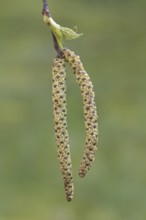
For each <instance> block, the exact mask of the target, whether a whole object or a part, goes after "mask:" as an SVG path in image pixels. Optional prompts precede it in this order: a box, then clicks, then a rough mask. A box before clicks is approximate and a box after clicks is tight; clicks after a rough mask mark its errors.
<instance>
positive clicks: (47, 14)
mask: <svg viewBox="0 0 146 220" xmlns="http://www.w3.org/2000/svg"><path fill="white" fill-rule="evenodd" d="M42 15H46V16H48V17H51V14H50V11H49V8H48V3H47V0H43V10H42Z"/></svg>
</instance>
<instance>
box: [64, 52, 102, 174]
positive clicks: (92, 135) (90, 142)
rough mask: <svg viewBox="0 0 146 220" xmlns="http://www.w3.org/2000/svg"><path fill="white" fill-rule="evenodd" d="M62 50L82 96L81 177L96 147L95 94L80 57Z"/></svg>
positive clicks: (93, 156)
mask: <svg viewBox="0 0 146 220" xmlns="http://www.w3.org/2000/svg"><path fill="white" fill-rule="evenodd" d="M63 51H64V56H65V59H66V61H67V62H68V63H69V64H70V66H71V68H72V69H73V71H74V74H75V77H76V80H77V83H78V84H79V86H80V89H81V93H82V96H83V106H84V107H83V108H84V120H85V128H86V144H85V150H84V155H83V159H82V161H81V164H80V170H79V175H80V176H81V177H83V176H85V175H86V173H87V171H88V170H89V169H90V167H91V164H92V162H93V161H94V159H95V151H96V149H97V147H96V145H97V141H98V124H97V118H98V116H97V111H96V105H95V94H94V91H93V84H92V82H91V80H90V77H89V75H88V74H87V72H86V71H85V69H84V67H83V64H82V62H81V60H80V57H79V56H77V55H76V54H75V53H74V52H73V51H70V50H69V49H64V50H63Z"/></svg>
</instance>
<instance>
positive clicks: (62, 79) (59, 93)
mask: <svg viewBox="0 0 146 220" xmlns="http://www.w3.org/2000/svg"><path fill="white" fill-rule="evenodd" d="M52 74H53V84H52V95H53V98H52V99H53V114H54V126H55V136H56V143H57V146H58V150H57V153H58V159H59V161H60V169H61V172H62V176H63V180H64V188H65V193H66V198H67V200H68V201H71V200H72V198H73V193H74V186H73V177H72V164H71V156H70V149H69V135H68V131H67V120H66V117H67V108H66V70H65V60H64V59H63V58H55V59H54V63H53V68H52Z"/></svg>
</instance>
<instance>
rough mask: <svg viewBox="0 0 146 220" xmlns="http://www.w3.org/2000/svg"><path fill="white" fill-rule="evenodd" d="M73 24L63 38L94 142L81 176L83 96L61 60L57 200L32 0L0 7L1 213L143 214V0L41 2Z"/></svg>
mask: <svg viewBox="0 0 146 220" xmlns="http://www.w3.org/2000/svg"><path fill="white" fill-rule="evenodd" d="M49 6H50V10H51V13H52V16H53V17H54V19H55V20H56V21H57V22H58V23H60V24H62V25H63V26H68V27H73V26H75V25H77V26H78V32H79V33H84V35H83V37H81V38H80V39H78V40H75V41H68V42H65V43H64V46H66V47H69V48H70V49H72V50H74V51H75V52H76V53H77V54H79V55H80V57H81V59H82V61H83V63H84V66H85V69H86V70H87V72H88V73H89V74H90V77H91V79H92V81H93V83H94V88H95V93H96V103H97V107H98V114H99V145H98V151H97V154H96V160H95V162H94V165H93V167H92V169H91V171H90V172H89V173H88V175H87V176H86V177H85V178H83V179H80V178H79V177H78V167H79V163H80V160H81V158H82V154H83V148H84V139H85V131H84V122H83V115H82V114H83V113H82V98H81V95H80V90H79V88H78V86H77V84H76V83H75V80H74V77H73V74H72V72H71V71H70V69H69V68H68V77H67V84H68V91H67V95H68V127H69V133H70V142H71V152H72V161H73V172H74V184H75V195H74V200H73V201H72V202H71V203H68V202H66V199H65V195H64V189H63V182H62V177H61V174H60V171H59V163H58V160H57V153H56V148H57V147H56V144H55V141H54V128H53V114H52V99H51V82H52V76H51V66H52V61H53V58H54V57H55V55H56V53H55V51H54V48H53V43H52V38H51V34H50V31H49V29H48V28H47V26H45V25H44V23H43V18H42V15H41V9H42V2H41V1H34V0H32V1H16V0H13V1H10V0H8V1H2V2H1V6H0V136H1V137H0V220H18V219H19V220H39V219H41V220H82V219H84V220H88V219H90V220H97V219H99V220H137V219H138V220H144V219H146V146H145V145H146V27H145V23H146V14H145V7H146V1H144V0H139V1H136V0H135V1H134V0H126V1H124V0H112V1H108V0H104V1H103V0H90V1H87V0H86V1H85V0H74V1H68V0H61V1H49Z"/></svg>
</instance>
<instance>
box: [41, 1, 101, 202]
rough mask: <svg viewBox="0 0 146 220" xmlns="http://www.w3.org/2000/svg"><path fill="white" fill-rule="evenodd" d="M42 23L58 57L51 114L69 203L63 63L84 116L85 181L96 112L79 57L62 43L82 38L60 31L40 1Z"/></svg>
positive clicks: (92, 155)
mask: <svg viewBox="0 0 146 220" xmlns="http://www.w3.org/2000/svg"><path fill="white" fill-rule="evenodd" d="M42 14H43V19H44V22H45V24H47V25H48V26H49V28H50V30H51V33H52V36H53V41H54V47H55V49H56V51H57V56H56V58H55V59H54V62H53V68H52V75H53V83H52V95H53V114H54V126H55V136H56V143H57V146H58V150H57V154H58V159H59V162H60V169H61V172H62V176H63V180H64V188H65V194H66V198H67V200H68V201H71V200H72V198H73V194H74V185H73V175H72V163H71V154H70V144H69V134H68V130H67V103H66V63H69V65H70V66H71V68H72V70H73V73H74V75H75V78H76V81H77V83H78V85H79V87H80V90H81V93H82V97H83V112H84V121H85V129H86V140H85V149H84V153H83V159H82V161H81V163H80V168H79V175H80V177H84V176H85V175H86V173H87V171H88V170H89V169H90V167H91V165H92V162H93V161H94V159H95V151H96V149H97V141H98V124H97V118H98V116H97V110H96V105H95V94H94V91H93V84H92V82H91V80H90V77H89V75H88V74H87V72H86V71H85V69H84V67H83V64H82V62H81V60H80V57H79V56H78V55H76V54H75V53H74V52H73V51H70V50H69V49H64V48H63V46H62V43H63V40H64V39H76V38H78V37H80V36H81V35H82V34H77V33H76V32H75V31H74V30H72V29H69V28H66V27H62V26H60V25H59V24H57V23H56V22H55V21H54V20H53V19H52V17H51V15H50V11H49V9H48V4H47V1H46V0H43V10H42Z"/></svg>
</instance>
